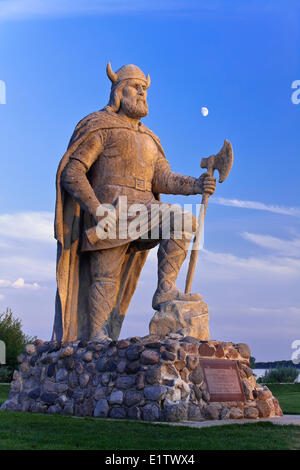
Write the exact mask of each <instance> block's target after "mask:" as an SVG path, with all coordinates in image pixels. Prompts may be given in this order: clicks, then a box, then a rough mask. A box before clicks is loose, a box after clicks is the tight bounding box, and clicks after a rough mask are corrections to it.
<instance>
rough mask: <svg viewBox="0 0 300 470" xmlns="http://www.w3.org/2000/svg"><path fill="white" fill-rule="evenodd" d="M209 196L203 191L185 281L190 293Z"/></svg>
mask: <svg viewBox="0 0 300 470" xmlns="http://www.w3.org/2000/svg"><path fill="white" fill-rule="evenodd" d="M207 174H208V175H209V176H213V174H214V168H213V166H211V165H210V167H209V168H208V170H207ZM208 198H209V194H207V193H203V196H202V201H201V209H200V213H199V216H198V227H197V230H196V235H195V237H194V240H193V245H192V251H191V256H190V262H189V267H188V272H187V275H186V281H185V293H186V294H189V293H190V292H191V288H192V282H193V277H194V272H195V268H196V264H197V258H198V253H199V243H200V240H201V235H202V232H203V226H204V218H205V214H206V209H207V203H208Z"/></svg>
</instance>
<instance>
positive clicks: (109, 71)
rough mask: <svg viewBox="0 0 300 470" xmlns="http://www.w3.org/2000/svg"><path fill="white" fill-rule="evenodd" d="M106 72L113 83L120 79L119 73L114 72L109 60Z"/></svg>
mask: <svg viewBox="0 0 300 470" xmlns="http://www.w3.org/2000/svg"><path fill="white" fill-rule="evenodd" d="M106 73H107V76H108V78H109V79H110V81H111V82H112V83H116V81H117V80H118V75H117V74H116V73H115V72H113V70H112V68H111V65H110V62H108V64H107V66H106Z"/></svg>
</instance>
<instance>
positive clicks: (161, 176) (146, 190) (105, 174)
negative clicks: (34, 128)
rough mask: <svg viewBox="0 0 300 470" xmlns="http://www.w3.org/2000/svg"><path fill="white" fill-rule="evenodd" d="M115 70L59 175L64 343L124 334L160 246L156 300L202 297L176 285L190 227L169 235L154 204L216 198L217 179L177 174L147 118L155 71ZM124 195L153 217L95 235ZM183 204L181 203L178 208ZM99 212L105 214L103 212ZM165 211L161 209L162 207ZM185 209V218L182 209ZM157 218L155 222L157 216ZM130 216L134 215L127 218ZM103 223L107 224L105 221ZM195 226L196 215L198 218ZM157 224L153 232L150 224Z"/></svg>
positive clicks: (58, 319)
mask: <svg viewBox="0 0 300 470" xmlns="http://www.w3.org/2000/svg"><path fill="white" fill-rule="evenodd" d="M107 75H108V77H109V79H110V80H111V82H112V87H111V94H110V99H109V103H108V105H107V106H105V107H104V108H103V109H102V110H101V111H97V112H94V113H91V114H89V115H88V116H87V117H85V118H84V119H82V120H81V121H80V122H79V123H78V124H77V126H76V128H75V131H74V133H73V135H72V137H71V140H70V143H69V146H68V149H67V151H66V153H65V155H64V156H63V158H62V160H61V162H60V165H59V168H58V171H57V182H56V185H57V186H56V188H57V201H56V216H55V237H56V239H57V243H58V248H57V296H56V313H55V320H54V330H53V339H56V340H63V341H74V340H76V339H85V340H105V339H106V338H113V339H117V338H118V336H119V333H120V329H121V325H122V322H123V319H124V316H125V313H126V310H127V308H128V306H129V303H130V300H131V298H132V295H133V293H134V291H135V288H136V285H137V282H138V279H139V275H140V273H141V270H142V268H143V265H144V263H145V261H146V258H147V255H148V253H149V250H150V249H151V248H153V247H154V246H156V245H158V285H157V289H156V291H155V293H154V297H153V302H152V306H153V308H154V309H156V310H159V309H160V305H162V304H163V303H165V302H168V301H172V300H189V301H194V300H195V301H199V299H201V296H200V295H199V294H191V293H189V294H185V293H183V292H181V291H180V290H178V289H177V288H176V284H175V282H176V278H177V275H178V272H179V270H180V267H181V265H182V263H183V261H184V259H185V257H186V255H187V247H188V242H189V241H190V240H191V237H192V232H191V233H187V232H186V231H184V229H182V233H181V234H180V236H178V233H177V236H175V232H176V230H175V227H174V223H173V225H172V218H171V225H170V237H168V238H163V236H162V230H161V224H162V222H161V217H160V216H158V217H157V218H156V220H153V218H154V216H152V212H150V207H153V206H155V205H157V206H158V208H159V209H161V210H162V212H163V209H165V208H166V207H167V206H168V204H164V203H162V202H160V194H161V193H164V194H184V195H189V194H202V193H203V192H205V193H207V194H213V192H214V190H215V178H213V177H211V176H208V175H206V174H203V175H201V177H200V178H193V177H190V176H182V175H180V174H176V173H174V172H172V170H171V169H170V166H169V163H168V161H167V159H166V157H165V155H164V151H163V149H162V146H161V143H160V141H159V139H158V137H157V136H156V135H155V134H154V133H153V132H152V131H151V130H150V129H148V128H147V127H146V126H144V125H143V124H142V122H141V121H140V119H141V118H143V117H144V116H146V115H147V114H148V105H147V101H146V98H147V89H148V88H149V86H150V77H149V75H147V77H145V75H144V73H143V72H142V71H141V70H140V69H139V68H138V67H136V66H134V65H125V66H123V67H121V68H120V69H119V70H118V71H117V72H113V70H112V68H111V66H110V64H108V66H107ZM124 196H126V198H127V203H128V206H130V205H132V204H143V206H144V207H146V208H147V210H148V209H149V217H148V220H147V222H146V223H144V224H142V227H141V228H140V236H139V237H138V238H137V237H130V235H129V234H127V236H125V237H124V236H122V237H106V238H105V237H99V238H97V239H96V240H95V239H92V238H91V237H89V233H90V231H91V230H93V228H95V226H96V225H97V224H98V226H100V227H101V223H102V228H103V229H104V231H109V230H110V229H111V228H112V226H113V224H115V223H117V225H118V224H119V220H117V221H115V220H114V217H115V214H116V212H115V211H113V210H110V209H108V210H107V211H106V213H105V217H103V212H101V210H99V209H101V208H103V207H105V206H106V205H109V206H110V207H114V208H117V207H118V205H119V201H120V199H121V197H124ZM178 210H179V209H178ZM99 213H101V214H102V215H100V216H99ZM159 213H160V212H159ZM177 215H178V214H177ZM151 218H152V219H151ZM128 219H134V215H129V214H128ZM104 220H105V222H103V221H104ZM192 222H193V223H192V226H193V227H192V230H195V228H196V227H195V226H196V224H197V223H196V220H195V218H194V217H193V219H192ZM153 225H155V226H156V228H158V230H157V233H158V236H157V237H156V238H153V237H151V233H153V232H152V231H151V232H150V226H151V227H152V228H153Z"/></svg>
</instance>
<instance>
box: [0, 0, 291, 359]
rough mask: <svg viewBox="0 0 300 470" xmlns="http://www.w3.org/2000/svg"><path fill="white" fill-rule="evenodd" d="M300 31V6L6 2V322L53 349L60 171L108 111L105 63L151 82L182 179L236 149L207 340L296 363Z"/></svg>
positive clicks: (138, 305) (133, 319)
mask: <svg viewBox="0 0 300 470" xmlns="http://www.w3.org/2000/svg"><path fill="white" fill-rule="evenodd" d="M299 23H300V7H299V5H297V2H296V1H290V2H289V3H288V7H287V4H286V3H285V2H283V1H277V0H272V1H264V2H261V1H251V0H250V1H247V2H246V1H232V0H226V1H225V0H223V1H210V2H204V1H185V2H183V1H172V2H171V1H163V0H161V1H160V2H156V1H152V2H149V1H147V2H146V1H141V0H140V1H137V0H132V1H127V2H121V1H114V0H110V1H95V0H87V1H78V0H77V1H76V0H73V1H72V2H71V1H69V0H62V1H56V0H52V1H46V0H45V1H37V0H28V1H21V0H18V1H17V0H9V1H6V0H0V43H1V48H0V64H1V67H0V80H3V81H4V82H5V84H6V104H5V105H0V122H1V140H0V155H1V175H0V180H1V193H0V310H1V311H3V310H4V309H5V308H6V307H10V308H12V309H13V311H14V312H15V314H16V315H18V316H19V317H20V318H21V319H22V321H23V324H24V329H25V330H26V332H28V333H30V334H36V335H38V336H40V337H42V338H44V339H47V338H49V336H50V333H51V327H52V319H53V313H54V295H55V256H56V246H55V242H54V240H53V210H54V203H55V186H54V181H55V172H56V169H57V165H58V163H59V160H60V157H61V156H62V154H63V153H64V151H65V148H66V146H67V143H68V140H69V138H70V136H71V134H72V131H73V128H74V126H75V125H76V123H77V122H78V121H79V120H80V119H81V118H82V117H83V116H85V115H86V114H88V113H89V112H92V111H94V110H97V109H100V108H102V107H103V106H104V105H105V104H106V103H107V101H108V96H109V89H110V83H109V81H108V79H107V77H106V74H105V67H106V63H107V61H111V63H112V67H113V69H118V68H119V67H120V66H122V65H124V64H126V63H134V64H136V65H138V66H140V67H141V68H142V69H143V70H144V72H145V73H149V74H150V76H151V80H152V84H151V87H150V89H149V92H148V103H149V116H148V117H147V118H145V119H144V122H145V124H146V125H147V126H149V127H150V128H151V129H152V130H153V131H154V132H155V133H156V134H157V135H158V136H159V137H160V139H161V142H162V145H163V147H164V150H165V152H166V155H167V158H168V159H169V161H170V164H171V167H172V169H173V170H174V171H176V172H180V173H182V174H188V175H193V176H198V174H199V172H200V167H199V165H200V161H201V158H202V157H203V156H208V155H210V154H212V153H216V152H217V151H218V150H219V148H221V146H222V144H223V140H224V139H225V138H227V139H229V140H230V141H231V142H232V145H233V149H234V156H235V161H234V167H233V169H232V173H231V174H230V177H229V178H228V180H227V181H226V182H224V183H223V184H221V185H218V187H217V190H216V194H215V196H214V198H211V201H210V202H209V207H208V211H207V218H206V224H205V249H204V251H202V252H201V253H200V256H199V261H198V265H197V272H196V275H195V280H194V284H193V290H194V291H199V292H201V293H202V295H203V298H204V300H205V301H207V302H208V305H209V310H210V315H211V337H212V338H214V339H222V340H223V339H224V340H228V341H230V340H231V341H234V342H248V343H249V345H250V347H251V349H252V353H253V355H254V356H255V357H257V358H258V359H260V360H272V359H274V360H275V359H289V358H290V356H291V353H292V350H291V343H292V341H294V340H295V339H299V337H300V331H299V330H300V320H299V318H300V294H299V281H300V223H299V222H300V196H299V170H300V164H299V150H300V144H299V118H300V104H298V105H296V104H293V103H292V100H291V95H292V92H293V90H292V88H291V85H292V82H293V81H294V80H297V79H298V80H299V79H300V56H299V46H300V28H299ZM202 106H206V107H207V108H208V109H209V114H208V116H207V117H203V116H202V115H201V113H200V109H201V107H202ZM164 200H165V201H172V202H181V203H183V202H186V203H187V202H188V203H192V202H194V203H197V202H198V203H199V202H200V200H199V197H189V198H183V197H175V196H174V197H166V196H165V197H164ZM155 263H156V260H155V253H153V254H151V256H150V257H149V260H148V261H147V264H146V266H145V269H144V273H143V275H142V278H141V282H140V286H139V287H138V289H137V292H136V295H135V297H134V300H133V302H132V305H131V306H130V309H129V311H128V315H127V318H126V320H125V323H124V329H123V332H122V336H128V335H135V334H146V333H147V328H148V323H149V320H150V318H151V316H152V313H153V312H152V309H151V296H152V292H153V291H154V289H155V273H156V266H155ZM186 268H187V266H184V268H183V270H182V273H181V274H180V278H179V283H178V284H179V286H183V285H184V276H185V273H186Z"/></svg>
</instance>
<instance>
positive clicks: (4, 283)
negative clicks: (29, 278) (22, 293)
mask: <svg viewBox="0 0 300 470" xmlns="http://www.w3.org/2000/svg"><path fill="white" fill-rule="evenodd" d="M1 287H12V288H14V289H39V288H40V286H39V285H38V284H37V283H36V282H34V283H32V284H30V283H26V282H25V281H24V279H23V278H22V277H19V278H18V279H17V280H16V281H14V282H12V281H8V280H6V279H0V288H1Z"/></svg>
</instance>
